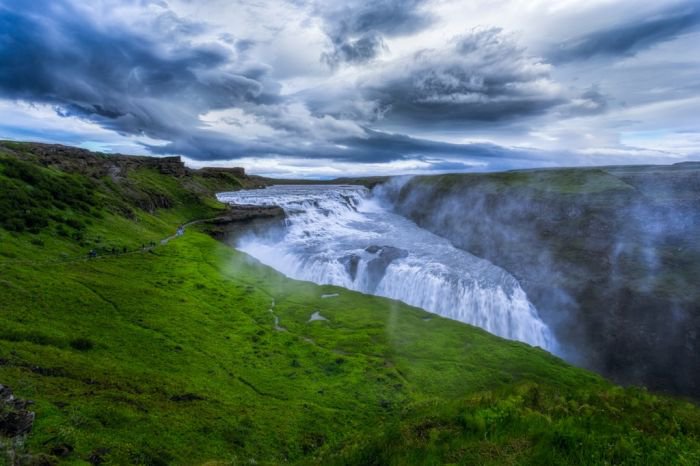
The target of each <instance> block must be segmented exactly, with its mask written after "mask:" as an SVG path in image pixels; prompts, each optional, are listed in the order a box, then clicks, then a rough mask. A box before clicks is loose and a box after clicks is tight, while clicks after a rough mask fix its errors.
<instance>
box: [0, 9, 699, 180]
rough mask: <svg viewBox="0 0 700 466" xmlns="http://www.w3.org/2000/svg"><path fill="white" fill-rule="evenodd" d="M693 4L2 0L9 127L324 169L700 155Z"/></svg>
mask: <svg viewBox="0 0 700 466" xmlns="http://www.w3.org/2000/svg"><path fill="white" fill-rule="evenodd" d="M698 44H700V1H698V0H665V1H644V0H587V1H583V0H471V1H468V0H344V1H338V2H335V1H331V0H239V1H231V0H167V1H164V0H152V1H151V0H120V1H116V0H102V1H90V2H85V1H79V0H75V1H71V0H31V1H30V0H0V138H3V139H19V140H34V141H46V142H58V143H63V144H69V145H77V146H81V147H86V148H89V149H93V150H101V151H105V152H121V153H134V154H153V155H165V154H168V155H171V154H176V155H182V156H183V157H185V159H186V160H187V161H188V163H189V164H190V165H193V166H201V165H225V166H232V165H237V166H245V167H246V168H247V169H248V170H249V171H250V172H253V173H258V174H264V175H272V176H289V177H292V176H293V177H329V176H331V177H332V176H345V175H360V174H399V173H423V172H444V171H474V170H500V169H509V168H527V167H541V166H571V165H605V164H621V163H675V162H679V161H684V160H693V159H694V160H699V159H700V149H698V148H699V147H700V146H699V145H698V144H699V143H700V46H699V45H698Z"/></svg>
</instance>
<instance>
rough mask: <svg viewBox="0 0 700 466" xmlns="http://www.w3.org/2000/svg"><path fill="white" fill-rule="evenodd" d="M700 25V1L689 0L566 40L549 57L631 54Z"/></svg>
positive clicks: (561, 59)
mask: <svg viewBox="0 0 700 466" xmlns="http://www.w3.org/2000/svg"><path fill="white" fill-rule="evenodd" d="M698 26H700V4H698V2H697V1H695V0H692V1H686V2H684V3H682V4H681V5H675V6H674V7H672V8H666V9H664V10H660V11H658V12H657V13H656V14H654V15H652V16H650V17H644V18H636V19H632V20H630V19H626V20H625V22H624V23H620V24H619V25H618V26H616V27H613V28H607V29H601V30H597V31H594V32H591V33H588V34H585V35H583V36H580V37H577V38H574V39H569V40H566V41H564V42H563V43H562V44H561V45H559V46H558V47H556V48H554V49H552V50H551V52H550V53H549V58H550V59H551V60H552V61H553V62H555V63H565V62H572V61H576V60H587V59H590V58H597V57H603V58H604V57H617V56H631V55H635V54H636V53H638V52H640V51H642V50H645V49H648V48H650V47H652V46H654V45H656V44H658V43H660V42H665V41H670V40H673V39H675V38H676V37H678V36H679V35H681V34H683V33H686V32H689V31H692V30H697V29H698Z"/></svg>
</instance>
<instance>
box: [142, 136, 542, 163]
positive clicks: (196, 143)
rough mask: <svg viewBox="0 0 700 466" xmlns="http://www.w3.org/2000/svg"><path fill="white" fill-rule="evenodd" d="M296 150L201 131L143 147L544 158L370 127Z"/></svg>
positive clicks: (315, 155) (195, 152)
mask: <svg viewBox="0 0 700 466" xmlns="http://www.w3.org/2000/svg"><path fill="white" fill-rule="evenodd" d="M299 146H300V144H299V143H298V141H295V140H291V141H289V142H288V143H287V144H284V143H280V142H279V141H256V143H255V144H245V143H242V144H240V145H239V144H232V143H231V141H230V140H228V139H226V138H224V137H222V136H220V135H216V134H212V133H209V132H206V131H203V132H200V133H197V134H190V135H188V136H187V137H183V138H178V139H176V140H174V141H172V142H171V143H170V144H167V145H165V146H149V148H150V149H151V150H152V151H153V152H154V153H161V154H172V153H179V154H185V155H188V156H190V157H193V158H196V159H201V160H230V159H233V158H237V157H238V156H239V155H238V154H241V153H243V154H245V155H247V156H251V157H255V156H262V157H264V156H267V155H270V154H275V155H282V156H296V157H299V156H300V157H306V158H311V159H326V160H327V159H332V160H342V161H351V162H359V163H369V162H372V163H382V162H392V161H396V160H409V159H424V160H425V159H432V158H435V157H447V158H450V159H452V160H453V163H455V164H457V165H460V166H462V165H464V163H462V162H460V160H464V161H472V162H473V161H480V162H483V163H484V164H485V165H488V166H490V167H494V168H502V167H506V166H508V164H509V163H512V162H513V161H516V160H520V161H523V162H526V161H530V162H532V161H536V160H546V157H543V154H542V153H539V154H538V153H535V152H534V151H530V150H527V149H513V148H506V147H502V146H498V145H495V144H488V143H472V144H452V143H447V142H440V141H432V140H427V139H420V138H412V137H409V136H406V135H402V134H394V133H385V132H379V131H374V130H370V129H365V132H364V134H363V135H362V136H361V137H348V138H344V139H338V140H337V141H334V142H332V143H319V144H315V145H313V146H308V147H305V148H303V149H300V147H299ZM445 166H447V165H438V169H444V167H445ZM455 166H456V165H455Z"/></svg>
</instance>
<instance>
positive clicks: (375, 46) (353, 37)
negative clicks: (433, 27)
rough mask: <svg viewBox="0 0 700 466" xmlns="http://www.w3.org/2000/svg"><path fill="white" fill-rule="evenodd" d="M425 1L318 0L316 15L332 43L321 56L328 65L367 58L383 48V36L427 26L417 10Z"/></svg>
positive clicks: (425, 15)
mask: <svg viewBox="0 0 700 466" xmlns="http://www.w3.org/2000/svg"><path fill="white" fill-rule="evenodd" d="M425 3H426V1H425V0H374V1H372V0H353V1H349V2H337V3H336V2H319V4H318V6H317V10H318V14H319V15H320V16H321V17H322V19H323V21H324V23H325V30H326V33H327V34H328V36H329V38H330V39H331V42H332V43H333V50H331V51H330V52H327V53H325V54H324V55H323V57H322V59H323V60H324V61H325V62H326V63H328V64H329V65H331V66H336V65H338V64H340V63H343V62H347V63H363V62H367V61H369V60H371V59H372V58H374V57H376V56H377V55H378V54H379V53H380V52H381V50H382V49H383V48H384V47H385V45H384V39H383V38H384V37H395V36H401V35H407V34H412V33H414V32H417V31H419V30H421V29H423V28H425V27H427V26H428V25H430V23H431V22H432V18H431V17H430V15H428V14H427V13H424V12H421V11H419V10H420V7H421V6H423V4H425Z"/></svg>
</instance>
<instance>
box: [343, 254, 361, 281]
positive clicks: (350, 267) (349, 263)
mask: <svg viewBox="0 0 700 466" xmlns="http://www.w3.org/2000/svg"><path fill="white" fill-rule="evenodd" d="M340 263H341V264H343V266H344V267H345V271H346V272H347V273H348V275H350V278H351V279H352V280H353V281H354V280H355V277H357V267H358V265H359V264H360V256H358V255H357V254H350V255H348V256H345V257H341V258H340Z"/></svg>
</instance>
